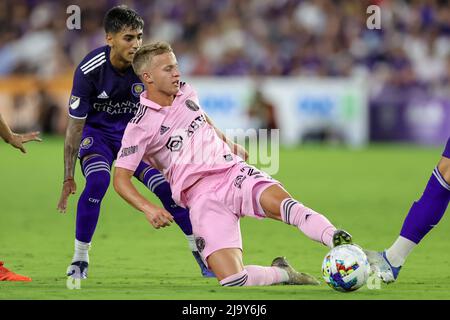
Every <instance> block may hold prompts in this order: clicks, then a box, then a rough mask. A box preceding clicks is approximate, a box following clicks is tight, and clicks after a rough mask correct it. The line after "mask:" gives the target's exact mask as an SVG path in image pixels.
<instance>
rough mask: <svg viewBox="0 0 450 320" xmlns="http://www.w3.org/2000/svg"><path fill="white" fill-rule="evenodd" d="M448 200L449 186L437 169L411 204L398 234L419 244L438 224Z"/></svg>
mask: <svg viewBox="0 0 450 320" xmlns="http://www.w3.org/2000/svg"><path fill="white" fill-rule="evenodd" d="M449 200H450V185H449V184H448V183H447V182H446V181H445V180H444V178H443V177H442V175H441V174H440V172H439V170H438V168H437V167H436V168H435V169H434V170H433V174H432V175H431V178H430V180H429V181H428V184H427V186H426V188H425V191H424V192H423V194H422V197H421V198H420V199H419V200H418V201H415V202H414V203H413V205H412V206H411V209H410V210H409V213H408V215H407V216H406V219H405V221H404V222H403V227H402V230H401V232H400V235H401V236H402V237H405V238H407V239H409V240H411V241H413V242H415V243H419V242H420V241H421V240H422V239H423V237H425V235H426V234H427V233H428V232H430V230H431V229H432V228H433V227H434V226H435V225H437V224H438V223H439V221H440V220H441V218H442V216H443V215H444V213H445V210H446V209H447V206H448V202H449Z"/></svg>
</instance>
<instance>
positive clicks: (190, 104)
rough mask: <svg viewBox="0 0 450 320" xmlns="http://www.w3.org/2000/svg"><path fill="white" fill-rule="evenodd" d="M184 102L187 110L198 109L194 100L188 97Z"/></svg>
mask: <svg viewBox="0 0 450 320" xmlns="http://www.w3.org/2000/svg"><path fill="white" fill-rule="evenodd" d="M185 104H186V107H188V108H189V110H192V111H198V110H199V109H200V107H199V106H198V105H197V104H196V103H195V102H194V101H192V100H190V99H187V100H186V102H185Z"/></svg>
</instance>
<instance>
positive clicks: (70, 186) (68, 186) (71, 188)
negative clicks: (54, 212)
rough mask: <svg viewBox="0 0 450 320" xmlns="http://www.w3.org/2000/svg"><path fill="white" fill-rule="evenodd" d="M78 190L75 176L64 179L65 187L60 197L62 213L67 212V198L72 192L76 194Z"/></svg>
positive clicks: (59, 205) (59, 203)
mask: <svg viewBox="0 0 450 320" xmlns="http://www.w3.org/2000/svg"><path fill="white" fill-rule="evenodd" d="M76 191H77V184H76V183H75V180H73V178H70V179H67V180H66V181H64V183H63V188H62V191H61V197H60V198H59V202H58V211H59V212H60V213H66V208H67V199H68V198H69V196H70V195H71V194H75V192H76Z"/></svg>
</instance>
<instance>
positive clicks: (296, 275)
mask: <svg viewBox="0 0 450 320" xmlns="http://www.w3.org/2000/svg"><path fill="white" fill-rule="evenodd" d="M271 266H272V267H278V268H281V269H283V270H285V271H286V272H287V274H288V276H289V280H288V282H285V284H299V285H306V284H309V285H319V284H320V282H319V281H318V280H317V279H316V278H314V277H313V276H311V275H309V274H307V273H302V272H298V271H296V270H295V269H294V268H292V266H291V265H290V264H289V262H288V261H287V260H286V257H277V258H275V259H273V261H272V264H271Z"/></svg>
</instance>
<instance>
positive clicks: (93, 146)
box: [78, 128, 121, 167]
mask: <svg viewBox="0 0 450 320" xmlns="http://www.w3.org/2000/svg"><path fill="white" fill-rule="evenodd" d="M120 145H121V141H120V140H115V139H108V138H107V137H105V135H104V134H101V133H100V132H99V131H97V130H94V129H90V128H86V129H85V130H84V132H83V135H82V138H81V143H80V151H79V152H78V158H79V159H80V160H82V159H83V158H84V157H85V156H87V155H91V154H99V155H101V156H103V157H104V158H105V159H106V160H107V161H108V163H109V166H110V167H112V163H113V162H114V160H116V158H117V153H118V152H119V150H120Z"/></svg>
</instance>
